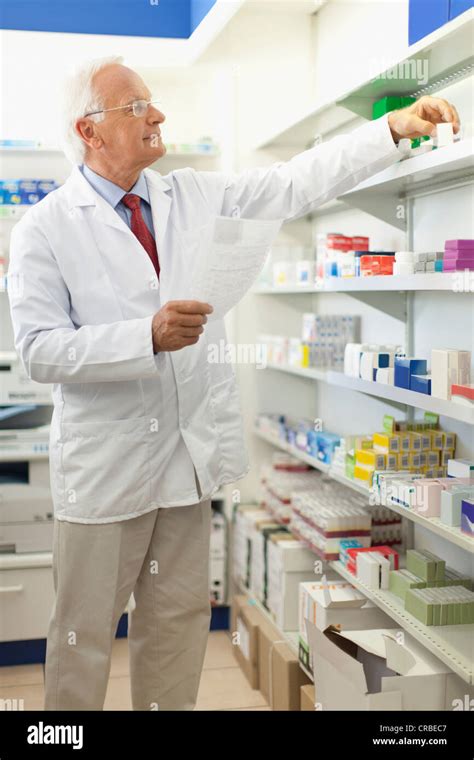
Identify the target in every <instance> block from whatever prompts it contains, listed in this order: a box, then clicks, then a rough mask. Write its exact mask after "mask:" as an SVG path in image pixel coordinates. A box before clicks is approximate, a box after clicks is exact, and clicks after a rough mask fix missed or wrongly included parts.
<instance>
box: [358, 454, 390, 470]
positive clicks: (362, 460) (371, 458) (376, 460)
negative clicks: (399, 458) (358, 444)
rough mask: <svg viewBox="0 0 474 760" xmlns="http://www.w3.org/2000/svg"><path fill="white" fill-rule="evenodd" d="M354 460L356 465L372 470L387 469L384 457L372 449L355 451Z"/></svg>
mask: <svg viewBox="0 0 474 760" xmlns="http://www.w3.org/2000/svg"><path fill="white" fill-rule="evenodd" d="M355 460H356V464H361V465H364V466H365V467H371V468H372V469H374V470H385V469H386V468H387V459H386V455H385V454H383V453H382V452H381V451H374V449H357V450H356V453H355Z"/></svg>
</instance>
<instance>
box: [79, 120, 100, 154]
mask: <svg viewBox="0 0 474 760" xmlns="http://www.w3.org/2000/svg"><path fill="white" fill-rule="evenodd" d="M75 129H76V132H77V134H78V135H79V137H80V138H81V139H82V140H83V141H84V142H85V143H86V145H88V146H89V147H91V148H100V147H101V145H102V138H101V137H99V135H98V134H97V131H96V128H95V124H94V122H93V121H91V119H85V118H84V119H78V120H77V121H76V124H75Z"/></svg>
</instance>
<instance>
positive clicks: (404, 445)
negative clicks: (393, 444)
mask: <svg viewBox="0 0 474 760" xmlns="http://www.w3.org/2000/svg"><path fill="white" fill-rule="evenodd" d="M397 435H398V437H399V439H400V449H399V450H400V452H402V451H411V433H409V432H408V431H407V432H403V431H401V432H400V433H397Z"/></svg>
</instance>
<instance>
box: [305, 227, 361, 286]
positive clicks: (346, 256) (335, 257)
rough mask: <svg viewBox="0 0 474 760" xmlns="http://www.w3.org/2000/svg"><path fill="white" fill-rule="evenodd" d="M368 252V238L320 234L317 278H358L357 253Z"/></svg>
mask: <svg viewBox="0 0 474 760" xmlns="http://www.w3.org/2000/svg"><path fill="white" fill-rule="evenodd" d="M368 250H369V238H368V237H364V236H360V235H356V236H353V237H348V236H347V235H341V234H340V233H337V232H331V233H328V234H327V235H326V234H319V235H318V237H317V246H316V278H317V279H324V278H326V277H354V276H356V271H355V267H356V256H355V252H359V251H361V252H363V253H366V252H367V251H368Z"/></svg>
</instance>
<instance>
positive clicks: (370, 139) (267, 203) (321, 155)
mask: <svg viewBox="0 0 474 760" xmlns="http://www.w3.org/2000/svg"><path fill="white" fill-rule="evenodd" d="M399 159H400V153H399V151H398V148H397V146H396V145H395V143H394V141H393V138H392V135H391V132H390V127H389V125H388V121H387V116H383V117H381V118H380V119H377V120H376V121H371V122H369V123H368V124H364V125H363V126H361V127H359V128H357V129H355V130H354V131H352V132H350V133H349V134H346V135H340V136H337V137H334V138H333V139H332V140H329V141H328V142H323V143H321V144H319V145H317V146H316V147H314V148H311V149H310V150H306V151H304V152H303V153H299V154H298V155H296V156H294V158H292V159H291V160H289V161H286V162H278V163H275V164H273V165H271V166H270V167H266V168H256V169H248V170H246V171H244V172H242V173H239V174H234V175H227V176H226V179H225V182H224V185H223V188H222V189H223V192H222V195H221V201H222V205H221V209H220V213H221V214H222V215H223V216H231V215H233V214H234V211H235V209H236V208H237V209H238V211H239V212H240V216H242V217H244V218H252V219H283V220H289V219H293V218H297V217H298V216H301V215H303V214H306V213H308V212H310V211H313V210H314V209H316V208H317V207H318V206H320V205H322V204H323V203H326V202H327V201H329V200H331V199H333V198H336V197H337V196H339V195H341V194H342V193H344V192H346V191H347V190H350V189H351V188H353V187H355V186H356V185H358V184H359V182H362V180H364V179H366V178H368V177H370V176H372V175H373V174H377V172H379V171H382V169H385V168H387V167H388V166H391V165H392V164H394V163H395V162H397V161H398V160H399ZM218 213H219V212H218Z"/></svg>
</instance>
